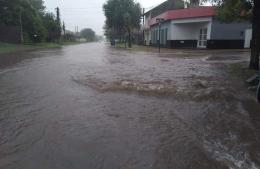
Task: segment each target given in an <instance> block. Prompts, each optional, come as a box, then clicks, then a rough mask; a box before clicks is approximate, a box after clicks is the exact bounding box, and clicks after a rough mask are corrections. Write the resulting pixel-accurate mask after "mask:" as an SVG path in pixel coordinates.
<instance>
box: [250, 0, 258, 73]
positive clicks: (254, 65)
mask: <svg viewBox="0 0 260 169" xmlns="http://www.w3.org/2000/svg"><path fill="white" fill-rule="evenodd" d="M252 29H253V33H252V43H251V58H250V65H249V68H250V69H255V70H259V53H260V2H259V0H254V8H253V23H252Z"/></svg>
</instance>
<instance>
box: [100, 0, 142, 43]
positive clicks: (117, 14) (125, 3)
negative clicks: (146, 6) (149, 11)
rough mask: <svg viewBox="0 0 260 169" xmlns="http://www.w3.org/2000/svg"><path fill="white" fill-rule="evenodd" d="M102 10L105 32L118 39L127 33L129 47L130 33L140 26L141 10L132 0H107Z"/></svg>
mask: <svg viewBox="0 0 260 169" xmlns="http://www.w3.org/2000/svg"><path fill="white" fill-rule="evenodd" d="M103 10H104V13H105V16H106V25H105V32H106V34H109V37H111V38H116V37H119V38H120V39H121V38H122V37H123V36H125V35H126V34H127V36H128V46H129V47H131V39H132V38H131V34H132V32H133V30H134V29H139V28H140V23H141V16H142V10H141V7H140V4H139V3H135V2H134V0H108V1H107V2H106V3H105V4H104V6H103Z"/></svg>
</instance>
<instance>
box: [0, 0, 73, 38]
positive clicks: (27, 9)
mask: <svg viewBox="0 0 260 169" xmlns="http://www.w3.org/2000/svg"><path fill="white" fill-rule="evenodd" d="M45 8H46V7H45V6H44V2H43V0H0V26H10V27H11V26H17V27H19V28H20V29H21V37H20V38H21V41H22V42H26V43H30V42H33V43H38V42H58V41H60V40H61V38H62V34H63V35H64V38H68V39H72V38H73V37H71V36H70V35H65V24H64V23H63V24H62V23H61V19H60V10H59V8H58V7H57V8H56V13H55V14H54V13H51V12H46V10H45ZM62 32H64V33H62Z"/></svg>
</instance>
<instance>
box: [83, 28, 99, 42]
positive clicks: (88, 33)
mask: <svg viewBox="0 0 260 169" xmlns="http://www.w3.org/2000/svg"><path fill="white" fill-rule="evenodd" d="M80 36H81V37H82V38H85V39H86V40H87V41H88V42H93V41H95V40H96V33H95V32H94V31H93V30H92V29H90V28H86V29H83V30H81V31H80Z"/></svg>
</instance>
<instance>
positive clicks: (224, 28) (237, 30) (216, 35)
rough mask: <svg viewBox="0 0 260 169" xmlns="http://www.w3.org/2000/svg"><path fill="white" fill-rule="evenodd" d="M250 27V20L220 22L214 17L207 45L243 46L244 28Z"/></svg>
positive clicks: (223, 47) (211, 47)
mask: <svg viewBox="0 0 260 169" xmlns="http://www.w3.org/2000/svg"><path fill="white" fill-rule="evenodd" d="M250 27H251V24H250V22H236V23H221V22H220V21H217V20H216V19H214V20H213V21H212V30H211V39H210V40H209V41H208V46H207V47H208V48H210V49H217V48H221V49H230V48H244V41H245V30H246V29H248V28H250Z"/></svg>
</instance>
